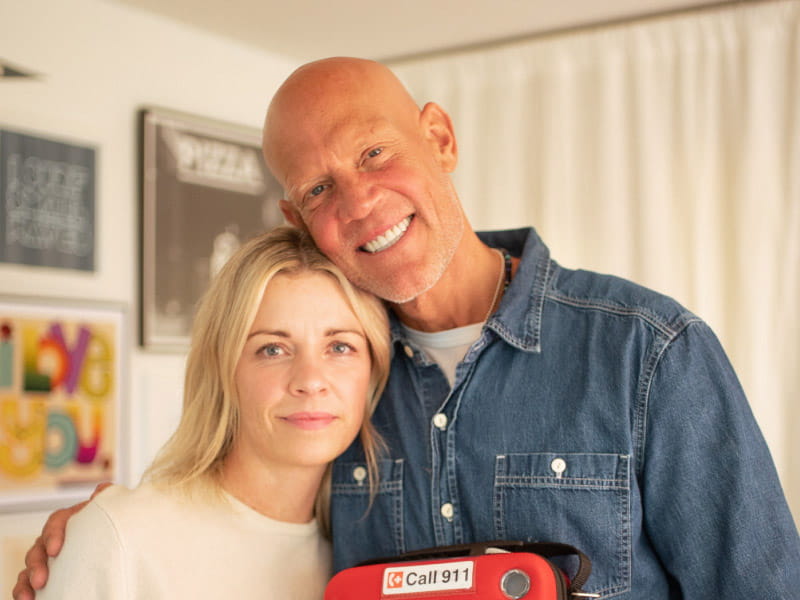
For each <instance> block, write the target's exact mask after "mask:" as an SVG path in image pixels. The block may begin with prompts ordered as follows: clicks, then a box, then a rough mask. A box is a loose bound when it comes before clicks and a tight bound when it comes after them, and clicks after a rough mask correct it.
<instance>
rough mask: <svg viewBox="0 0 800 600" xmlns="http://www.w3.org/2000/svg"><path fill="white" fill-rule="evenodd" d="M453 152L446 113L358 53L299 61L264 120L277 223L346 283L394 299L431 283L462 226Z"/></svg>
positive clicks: (448, 257)
mask: <svg viewBox="0 0 800 600" xmlns="http://www.w3.org/2000/svg"><path fill="white" fill-rule="evenodd" d="M457 156H458V154H457V149H456V143H455V136H454V133H453V128H452V124H451V123H450V118H449V117H448V115H447V114H446V113H445V112H444V111H443V110H442V109H441V108H440V107H439V106H437V105H436V104H433V103H429V104H427V105H425V107H424V108H423V109H422V110H420V109H419V108H418V107H417V105H416V104H415V103H414V101H413V99H412V98H411V96H410V95H409V93H408V91H407V90H406V89H405V87H404V86H403V85H402V84H401V83H400V81H399V80H398V79H397V78H396V77H395V76H394V74H393V73H392V72H391V71H390V70H389V69H387V68H386V67H384V66H383V65H380V64H379V63H375V62H372V61H367V60H360V59H353V58H330V59H325V60H321V61H316V62H313V63H309V64H307V65H304V66H302V67H300V68H299V69H297V70H296V71H295V72H294V73H293V74H292V75H291V76H290V77H289V78H288V79H287V80H286V82H284V84H283V85H282V86H281V87H280V89H279V90H278V91H277V93H276V94H275V96H274V98H273V100H272V103H271V104H270V107H269V110H268V112H267V118H266V122H265V125H264V157H265V159H266V162H267V165H268V166H269V168H270V170H271V171H272V172H273V174H274V175H275V177H276V178H277V179H278V180H279V181H280V182H281V183H282V185H283V187H284V190H285V193H286V199H285V200H282V201H281V209H282V210H283V212H284V214H285V215H286V218H287V219H288V220H289V222H291V223H292V224H294V225H296V226H298V227H304V228H306V229H307V230H308V231H309V232H310V233H311V235H312V237H313V238H314V240H315V241H316V243H317V245H318V246H319V247H320V249H321V250H322V251H323V252H324V253H325V254H326V255H327V256H328V257H329V258H330V259H331V260H333V262H335V263H336V264H337V265H338V266H339V268H341V269H342V271H343V272H344V273H345V274H346V275H347V276H348V278H350V279H351V280H352V281H353V282H354V283H356V284H357V285H358V286H360V287H362V288H364V289H366V290H369V291H371V292H373V293H375V294H377V295H379V296H381V297H382V298H385V299H387V300H389V301H391V302H395V303H402V302H407V301H409V300H412V299H414V298H416V297H417V296H419V295H420V294H421V293H423V292H425V291H427V290H428V289H430V288H431V287H432V286H433V285H434V284H435V283H436V282H437V281H438V280H439V277H440V276H441V274H442V273H443V272H444V270H445V268H446V267H447V265H448V264H449V262H450V260H451V258H452V256H453V254H454V252H455V249H456V247H457V246H458V243H459V241H460V240H461V237H462V235H463V232H464V229H465V227H467V222H466V218H465V216H464V213H463V211H462V209H461V205H460V203H459V200H458V197H457V195H456V192H455V189H454V188H453V185H452V183H451V181H450V175H449V174H450V173H451V172H452V171H453V170H454V169H455V166H456V162H457Z"/></svg>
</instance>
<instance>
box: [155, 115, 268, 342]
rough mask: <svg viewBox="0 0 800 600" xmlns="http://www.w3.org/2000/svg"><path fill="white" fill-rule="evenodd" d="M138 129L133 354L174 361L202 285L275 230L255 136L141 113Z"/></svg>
mask: <svg viewBox="0 0 800 600" xmlns="http://www.w3.org/2000/svg"><path fill="white" fill-rule="evenodd" d="M141 123H142V302H141V308H142V319H141V324H142V336H141V342H142V345H143V346H145V347H148V348H151V349H159V350H178V351H183V350H185V349H186V348H187V347H188V343H189V333H190V329H191V322H192V318H193V316H194V309H195V305H196V304H197V301H198V300H199V298H200V296H201V294H202V293H203V292H204V291H205V289H206V287H207V286H208V282H209V280H210V278H211V277H212V276H213V275H214V274H215V273H216V272H217V271H218V270H219V268H220V267H221V266H222V265H223V264H224V263H225V261H226V260H227V259H228V258H229V257H230V255H231V254H232V253H233V252H234V251H235V250H236V248H238V247H239V245H240V244H241V243H242V242H243V241H245V240H247V239H249V238H251V237H253V236H254V235H256V234H258V233H261V232H263V231H265V230H267V229H271V228H272V227H275V226H276V225H279V224H281V223H283V215H282V214H281V212H280V209H279V207H278V200H279V199H280V198H281V197H282V196H283V192H282V189H281V186H280V184H278V182H277V181H276V180H275V179H274V178H273V177H272V175H271V174H270V173H269V171H268V170H267V168H266V165H265V164H264V159H263V158H262V156H261V133H260V131H259V130H258V129H254V128H246V127H242V126H237V125H231V124H229V123H220V122H217V121H211V120H208V119H203V118H200V117H194V116H190V115H185V114H181V113H175V112H171V111H166V110H163V109H147V110H144V111H142V113H141Z"/></svg>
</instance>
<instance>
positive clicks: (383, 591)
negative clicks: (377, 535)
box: [325, 542, 599, 600]
mask: <svg viewBox="0 0 800 600" xmlns="http://www.w3.org/2000/svg"><path fill="white" fill-rule="evenodd" d="M568 555H574V556H577V557H578V568H577V571H576V573H575V574H574V575H573V576H572V578H570V577H568V576H567V574H566V573H564V572H563V571H562V570H561V569H560V568H558V567H557V566H556V565H555V564H554V563H553V562H552V561H550V560H549V558H551V557H555V556H568ZM591 568H592V567H591V562H590V561H589V558H588V557H587V556H586V555H585V554H583V553H582V552H581V551H580V550H578V549H577V548H575V547H573V546H569V545H566V544H555V543H548V542H534V543H527V544H526V543H523V542H487V543H481V544H465V545H461V546H447V547H444V548H430V549H426V550H419V551H416V552H410V553H408V554H404V555H402V556H399V557H393V558H387V559H378V560H373V561H369V562H367V563H362V564H360V565H358V566H356V567H352V568H350V569H345V570H343V571H341V572H339V573H337V574H336V575H335V576H334V577H333V579H331V581H330V582H329V583H328V586H327V588H326V590H325V600H414V599H416V598H423V599H425V600H438V599H442V600H478V599H479V600H495V599H498V600H509V599H511V600H569V599H570V598H597V597H599V596H598V595H596V594H588V593H584V592H582V591H581V588H582V586H583V584H584V583H585V582H586V579H587V578H588V577H589V574H590V573H591Z"/></svg>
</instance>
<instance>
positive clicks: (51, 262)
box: [0, 130, 96, 271]
mask: <svg viewBox="0 0 800 600" xmlns="http://www.w3.org/2000/svg"><path fill="white" fill-rule="evenodd" d="M95 154H96V151H95V149H94V148H92V147H90V146H80V145H75V144H70V143H66V142H62V141H57V140H52V139H47V138H43V137H38V136H34V135H28V134H25V133H20V132H17V131H8V130H0V200H2V205H1V206H0V262H8V263H17V264H24V265H34V266H40V267H53V268H58V269H77V270H82V271H94V268H95Z"/></svg>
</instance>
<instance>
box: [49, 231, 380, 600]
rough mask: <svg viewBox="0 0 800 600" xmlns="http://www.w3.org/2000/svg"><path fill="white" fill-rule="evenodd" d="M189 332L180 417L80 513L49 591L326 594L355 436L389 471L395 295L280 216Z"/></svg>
mask: <svg viewBox="0 0 800 600" xmlns="http://www.w3.org/2000/svg"><path fill="white" fill-rule="evenodd" d="M192 340H193V342H192V346H191V349H190V351H189V355H188V361H187V368H186V378H185V386H184V387H185V389H184V404H183V414H182V416H181V421H180V423H179V425H178V428H177V430H176V431H175V433H174V434H173V436H172V437H171V438H170V440H169V441H168V442H167V444H166V445H165V446H164V447H163V448H162V450H161V452H160V453H159V455H158V457H157V458H156V460H155V461H154V463H153V464H152V465H151V466H150V468H149V469H148V470H147V472H146V473H145V477H144V480H143V483H142V484H141V485H140V486H139V487H138V488H136V489H135V490H133V491H130V490H127V489H126V488H122V487H119V486H113V487H111V488H109V489H107V490H105V491H103V492H102V493H100V494H99V495H98V496H97V497H96V498H95V499H94V500H93V501H92V502H91V503H90V504H89V505H88V506H87V507H86V508H85V509H84V510H82V511H81V512H80V513H78V515H76V516H75V517H73V518H72V519H71V520H70V523H69V531H68V535H67V541H66V543H65V546H64V548H63V550H62V551H61V553H60V555H59V556H58V557H57V558H56V559H53V561H52V563H51V571H50V578H49V580H48V583H47V586H46V587H45V588H44V589H43V590H41V591H40V592H39V593H38V594H37V598H40V599H41V598H45V599H47V598H59V599H65V598H66V599H69V598H76V599H77V598H80V599H81V600H87V599H94V598H97V599H101V598H102V599H105V600H107V599H116V598H125V599H127V598H141V599H147V600H153V599H160V598H171V599H174V598H194V599H197V598H214V599H219V598H290V599H319V598H322V594H323V589H324V586H325V583H326V582H327V580H328V577H329V575H330V547H329V544H328V541H327V539H326V536H325V533H324V532H325V531H326V528H327V516H328V501H329V497H330V491H329V488H330V481H329V469H330V462H331V461H332V460H333V459H334V458H335V457H336V456H337V455H338V454H340V453H341V452H343V451H344V450H345V448H347V446H349V445H350V443H351V442H352V441H353V439H354V438H355V437H356V435H360V437H361V441H362V443H363V444H364V447H365V448H367V457H368V460H367V465H368V468H367V469H366V471H367V472H368V476H365V478H364V479H365V483H364V484H365V485H370V486H371V487H372V489H373V490H374V489H375V486H376V484H377V482H376V468H375V456H376V453H377V451H378V450H377V449H378V446H379V440H378V439H377V436H376V434H375V432H374V431H373V429H372V427H371V425H370V421H369V417H370V416H371V414H372V412H373V410H374V408H375V403H376V402H377V399H378V398H379V397H380V393H381V390H382V388H383V385H384V383H385V380H386V377H387V375H388V368H389V340H388V326H387V321H386V313H385V311H384V308H383V306H382V304H381V303H380V301H379V300H377V299H376V298H374V297H372V296H370V295H369V294H366V293H364V292H362V291H360V290H358V289H356V288H354V287H353V286H352V285H351V284H350V283H349V282H348V281H347V279H346V278H345V277H344V275H342V273H341V272H340V271H339V270H338V269H337V268H336V267H335V266H334V265H333V264H332V263H331V262H330V261H329V260H328V259H326V258H325V257H324V256H323V255H322V254H320V253H319V251H318V250H317V249H316V248H315V246H314V245H313V242H312V241H311V240H310V238H308V237H307V236H306V235H305V234H303V233H301V232H300V231H299V230H296V229H294V228H290V227H279V228H277V229H275V230H272V231H271V232H268V233H266V234H264V235H261V236H260V237H258V238H256V239H253V240H251V241H250V242H248V243H247V244H245V245H244V246H243V247H242V248H240V249H239V251H238V252H237V253H236V254H234V255H233V257H232V258H231V259H230V261H229V262H228V263H227V264H226V265H225V266H224V267H223V269H222V270H221V271H220V273H219V275H218V276H217V277H216V278H215V279H214V280H213V282H212V283H211V286H210V288H209V290H208V291H207V292H206V294H205V296H204V297H203V300H202V301H201V303H200V305H199V307H198V311H197V315H196V317H195V321H194V327H193V332H192Z"/></svg>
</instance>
